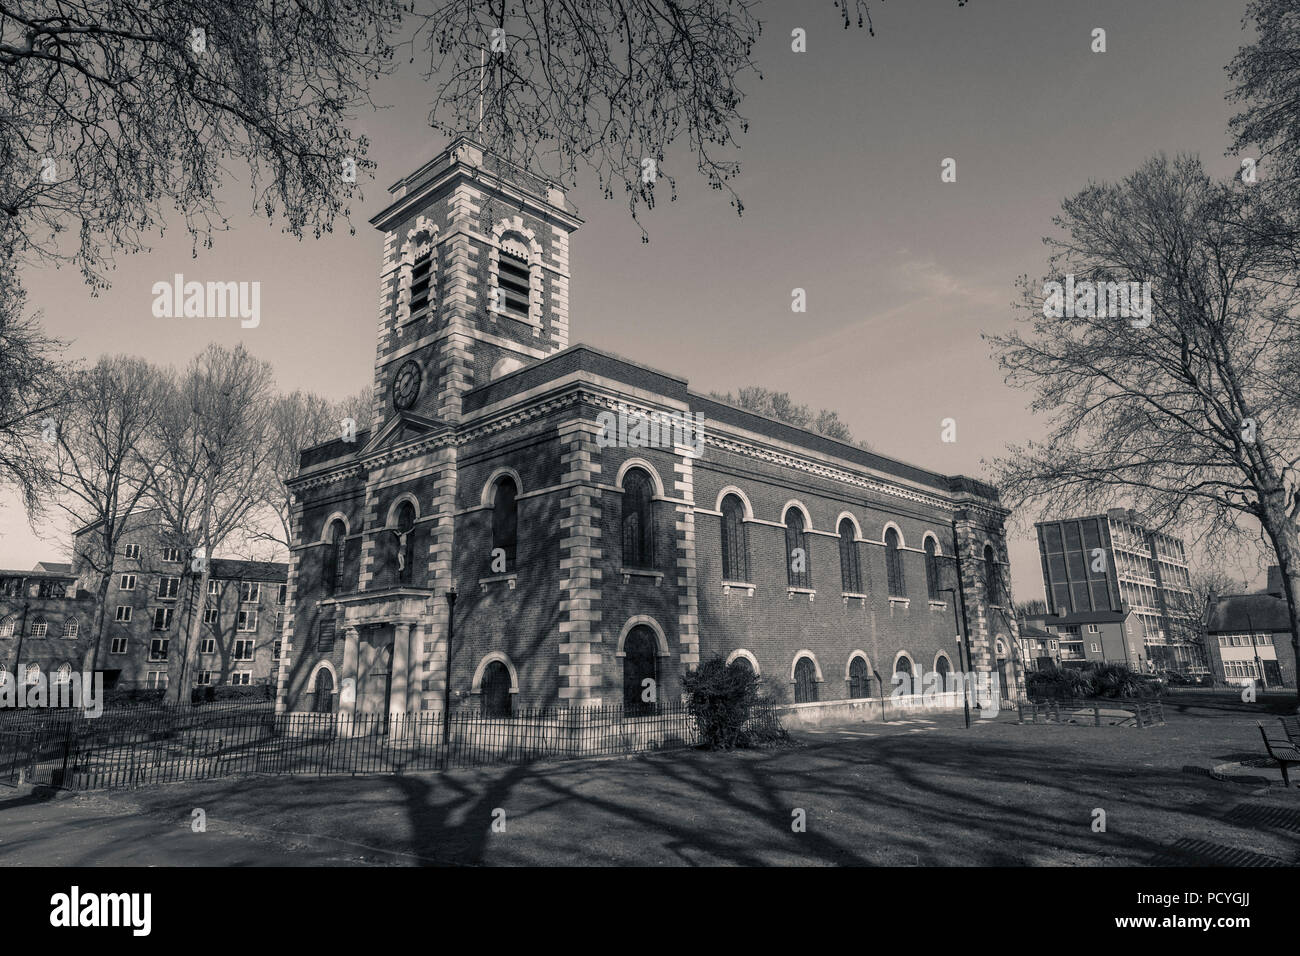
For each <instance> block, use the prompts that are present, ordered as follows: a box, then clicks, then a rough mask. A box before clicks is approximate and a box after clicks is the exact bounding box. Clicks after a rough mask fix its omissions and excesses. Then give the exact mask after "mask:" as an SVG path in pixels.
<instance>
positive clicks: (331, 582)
mask: <svg viewBox="0 0 1300 956" xmlns="http://www.w3.org/2000/svg"><path fill="white" fill-rule="evenodd" d="M347 537H348V533H347V528H346V527H345V526H344V524H343V522H342V521H338V520H335V521H334V523H333V524H331V525H330V529H329V535H328V537H327V541H328V544H327V545H326V548H327V550H326V552H325V573H324V574H323V575H322V577H323V578H324V580H323V581H322V584H324V587H325V593H326V594H338V593H340V592H341V591H342V590H343V568H344V565H345V563H346V562H345V561H344V550H345V549H346V548H347Z"/></svg>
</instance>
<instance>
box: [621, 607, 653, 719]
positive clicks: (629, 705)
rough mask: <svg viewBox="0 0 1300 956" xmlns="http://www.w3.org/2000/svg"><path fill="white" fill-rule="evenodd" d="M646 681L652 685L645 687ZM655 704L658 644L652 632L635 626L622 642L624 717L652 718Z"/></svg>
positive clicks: (642, 626)
mask: <svg viewBox="0 0 1300 956" xmlns="http://www.w3.org/2000/svg"><path fill="white" fill-rule="evenodd" d="M647 680H649V681H652V682H653V683H650V684H647V683H646V681H647ZM647 697H648V698H649V699H648V700H647V699H646V698H647ZM658 700H659V644H658V642H657V641H656V640H655V634H654V631H652V630H651V629H650V628H649V627H647V626H646V625H644V624H638V625H637V626H636V627H634V628H632V630H631V631H630V632H629V633H628V635H627V638H626V639H625V640H624V641H623V713H624V715H626V716H629V717H636V716H641V715H643V714H653V713H654V712H655V709H656V708H655V705H656V703H657V702H658Z"/></svg>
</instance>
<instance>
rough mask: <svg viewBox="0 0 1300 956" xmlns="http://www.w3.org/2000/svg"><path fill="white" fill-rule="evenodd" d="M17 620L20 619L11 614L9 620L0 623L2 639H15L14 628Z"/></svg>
mask: <svg viewBox="0 0 1300 956" xmlns="http://www.w3.org/2000/svg"><path fill="white" fill-rule="evenodd" d="M17 620H18V618H17V617H16V616H15V615H13V614H10V615H9V616H8V617H7V618H5V619H4V620H2V621H0V637H13V636H14V627H15V623H16V622H17Z"/></svg>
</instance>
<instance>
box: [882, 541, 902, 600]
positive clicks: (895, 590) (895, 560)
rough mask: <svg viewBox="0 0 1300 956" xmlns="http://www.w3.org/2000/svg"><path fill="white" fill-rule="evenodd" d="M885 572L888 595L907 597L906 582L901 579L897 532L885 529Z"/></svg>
mask: <svg viewBox="0 0 1300 956" xmlns="http://www.w3.org/2000/svg"><path fill="white" fill-rule="evenodd" d="M885 573H886V576H887V577H888V579H889V596H890V597H907V582H906V581H905V580H904V579H903V553H902V551H901V550H900V548H899V543H898V532H897V531H895V530H894V529H893V528H887V529H886V530H885Z"/></svg>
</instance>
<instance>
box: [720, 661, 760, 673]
mask: <svg viewBox="0 0 1300 956" xmlns="http://www.w3.org/2000/svg"><path fill="white" fill-rule="evenodd" d="M727 666H728V667H737V668H739V669H740V670H743V671H744V672H745V673H747V674H749V675H750V676H751V677H757V676H758V675H757V674H755V673H754V665H753V664H752V663H750V660H749V658H748V657H737V658H736V659H735V660H733V661H732V662H731V663H730V664H728V665H727Z"/></svg>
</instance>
